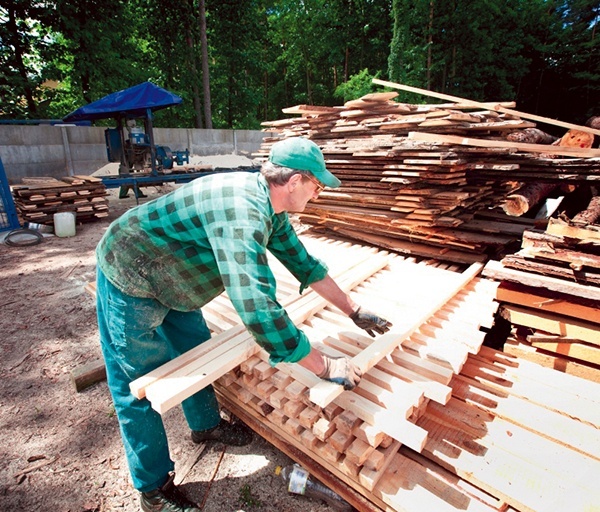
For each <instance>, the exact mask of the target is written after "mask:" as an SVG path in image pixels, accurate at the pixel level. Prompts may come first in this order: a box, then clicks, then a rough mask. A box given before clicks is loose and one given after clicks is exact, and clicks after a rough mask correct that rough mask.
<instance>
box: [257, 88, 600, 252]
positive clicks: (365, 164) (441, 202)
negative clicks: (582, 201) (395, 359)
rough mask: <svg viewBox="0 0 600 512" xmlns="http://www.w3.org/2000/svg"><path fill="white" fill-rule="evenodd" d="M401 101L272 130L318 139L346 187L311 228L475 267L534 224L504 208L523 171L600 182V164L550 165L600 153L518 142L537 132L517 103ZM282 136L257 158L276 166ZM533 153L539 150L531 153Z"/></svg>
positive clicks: (372, 103)
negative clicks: (272, 157)
mask: <svg viewBox="0 0 600 512" xmlns="http://www.w3.org/2000/svg"><path fill="white" fill-rule="evenodd" d="M382 85H390V84H389V83H388V82H383V83H382ZM403 87H404V86H403ZM418 92H420V93H428V91H422V90H418ZM396 95H397V94H396V93H394V92H392V93H375V94H370V95H367V96H364V97H362V98H360V99H358V100H353V101H349V102H347V103H346V104H345V105H344V106H342V107H319V106H312V105H299V106H295V107H291V108H289V109H285V110H284V112H285V113H287V114H298V115H300V116H301V117H297V118H292V119H283V120H277V121H273V122H267V123H263V125H264V126H265V128H266V129H267V130H268V131H275V132H279V135H280V137H279V138H286V137H293V136H304V137H307V138H310V139H312V140H313V141H315V142H316V143H317V144H318V145H319V146H320V148H321V149H322V151H323V154H324V156H325V160H326V164H327V167H328V169H330V170H331V171H332V172H333V173H334V174H335V175H336V176H337V177H338V178H339V179H340V180H341V181H342V186H341V187H339V188H337V189H335V190H329V189H326V190H325V191H324V192H322V193H321V195H320V196H319V198H318V199H317V200H315V201H312V202H311V203H309V205H308V207H307V208H306V210H305V211H304V213H303V214H302V215H301V220H302V221H303V222H305V223H307V224H312V225H318V226H320V227H321V228H323V229H329V230H333V231H336V232H337V233H339V234H341V235H345V236H347V237H349V238H351V239H355V240H361V241H365V242H369V243H372V244H374V245H377V246H379V247H383V248H387V249H391V250H394V251H396V252H400V253H404V254H412V255H417V256H423V257H434V258H438V259H444V260H446V261H452V262H456V263H472V262H474V261H484V260H486V259H487V258H488V257H489V256H498V255H501V254H504V253H505V251H506V250H507V248H510V247H513V248H515V249H516V248H517V247H518V243H519V242H520V238H521V235H522V233H523V231H524V230H525V229H527V228H528V227H532V226H533V225H534V222H535V221H534V220H532V219H524V218H521V219H519V220H518V221H515V220H514V219H512V218H510V217H509V216H507V215H506V214H505V213H504V212H502V210H501V209H500V206H501V205H502V204H503V203H504V201H505V199H506V197H507V196H508V195H509V194H510V193H512V192H514V191H515V190H516V189H518V188H519V187H520V186H521V184H522V181H521V174H528V173H533V172H534V171H535V178H533V177H532V179H536V180H539V173H540V171H539V169H540V168H542V169H544V168H545V169H547V170H548V175H549V176H550V177H551V179H563V180H564V179H565V177H564V176H562V174H564V173H565V172H567V171H564V170H562V169H564V168H568V172H571V171H573V173H571V174H569V176H570V177H573V176H575V175H577V176H579V174H585V176H586V177H587V178H590V177H591V178H594V177H596V178H598V177H600V176H598V168H599V163H598V159H592V158H579V159H576V160H578V161H579V162H577V161H574V160H568V161H567V160H566V159H565V158H562V159H560V160H555V159H554V158H550V156H552V157H556V156H565V155H567V156H586V157H587V156H590V155H592V156H595V155H596V154H597V156H599V157H600V151H599V150H587V152H583V150H582V149H580V148H574V147H569V148H568V149H565V148H556V147H552V151H553V153H554V154H552V155H548V158H542V157H540V156H539V154H540V153H539V148H540V147H543V148H544V150H545V151H548V152H549V150H550V147H551V146H550V145H549V141H550V140H553V139H549V140H548V141H546V142H547V143H548V144H546V145H542V144H527V143H521V142H515V141H510V140H508V139H509V136H510V135H511V134H515V133H522V132H524V131H525V130H532V129H535V128H534V127H535V124H534V123H532V122H530V121H527V120H525V119H523V118H520V117H519V116H518V115H516V113H514V112H513V111H510V110H508V109H507V108H506V107H508V106H512V104H506V103H505V104H501V105H496V104H483V103H476V102H471V101H467V100H464V101H462V102H461V101H460V98H454V99H455V100H458V101H457V102H455V103H450V104H440V105H411V104H401V103H397V102H394V101H393V98H394V97H395V96H396ZM442 96H444V95H442ZM497 107H500V109H501V111H498V110H497ZM590 130H593V129H590ZM595 131H596V132H598V133H599V134H600V131H598V130H595ZM279 138H265V139H264V140H263V144H262V146H261V150H260V151H259V152H258V153H257V154H255V157H256V158H257V159H259V160H261V159H262V160H264V159H266V157H267V155H268V152H269V150H270V147H271V145H272V143H273V142H275V141H276V140H279ZM532 146H536V150H537V151H538V153H531V152H530V149H531V147H532ZM535 155H538V156H535ZM591 160H595V161H594V162H592V161H591ZM558 166H559V167H558ZM557 169H561V178H558V177H557V176H556V172H557ZM488 173H489V174H488ZM515 173H517V174H515ZM519 173H520V174H519ZM577 173H579V174H577ZM532 176H534V174H532ZM577 176H575V178H574V179H577Z"/></svg>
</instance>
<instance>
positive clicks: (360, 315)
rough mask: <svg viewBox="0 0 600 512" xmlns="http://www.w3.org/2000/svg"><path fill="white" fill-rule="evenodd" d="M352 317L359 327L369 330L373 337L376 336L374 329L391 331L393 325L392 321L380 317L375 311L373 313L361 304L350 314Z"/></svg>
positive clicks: (382, 331)
mask: <svg viewBox="0 0 600 512" xmlns="http://www.w3.org/2000/svg"><path fill="white" fill-rule="evenodd" d="M350 318H351V319H352V321H353V322H354V323H355V324H356V325H357V326H358V327H360V328H361V329H364V330H365V331H367V332H368V333H369V335H370V336H371V337H373V338H374V337H375V334H373V331H375V332H378V333H379V334H383V333H385V332H387V331H389V330H390V327H391V326H392V323H391V322H388V321H387V320H386V319H385V318H381V317H378V316H377V315H376V314H375V313H371V312H370V311H367V310H366V309H363V308H361V307H360V306H359V308H358V309H357V310H356V311H355V312H354V313H352V314H351V315H350Z"/></svg>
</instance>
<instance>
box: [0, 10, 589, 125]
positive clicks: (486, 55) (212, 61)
mask: <svg viewBox="0 0 600 512" xmlns="http://www.w3.org/2000/svg"><path fill="white" fill-rule="evenodd" d="M599 22H600V3H599V2H598V0H463V1H461V0H412V1H409V0H279V1H269V0H77V1H73V0H49V1H44V0H1V1H0V122H11V121H13V120H27V119H29V120H34V119H61V118H63V117H64V116H66V115H67V114H68V113H69V112H71V111H73V110H75V109H76V108H78V107H80V106H82V105H84V104H86V103H89V102H91V101H95V100H97V99H99V98H101V97H103V96H105V95H107V94H110V93H112V92H115V91H118V90H121V89H124V88H127V87H130V86H133V85H136V84H138V83H141V82H143V81H147V80H148V81H151V82H153V83H155V84H157V85H159V86H161V87H164V88H166V89H168V90H170V91H171V92H174V93H175V94H178V95H179V96H181V97H182V98H183V100H184V101H183V103H182V104H181V105H180V106H177V107H173V108H169V109H165V110H163V111H160V112H157V114H156V119H155V120H154V124H155V126H164V127H173V128H177V127H180V128H191V127H194V128H232V129H258V128H260V123H261V122H262V121H266V120H274V119H281V118H283V117H284V114H283V113H282V109H283V108H285V107H289V106H293V105H298V104H313V105H329V106H332V105H339V104H340V103H343V102H344V101H346V100H348V99H354V98H357V97H359V96H361V95H363V94H367V93H369V92H373V91H375V90H382V89H381V88H380V87H376V88H374V86H373V85H372V82H371V80H372V78H373V77H377V78H381V79H383V80H390V81H394V82H399V83H403V84H407V85H412V86H415V87H420V88H425V89H429V90H434V91H437V92H442V93H446V94H451V95H455V96H459V97H464V98H469V99H473V100H479V101H515V102H516V103H517V108H518V109H519V110H522V111H526V112H529V113H533V114H538V115H542V116H546V117H551V118H556V119H560V120H562V121H567V122H573V123H576V124H584V123H585V121H586V120H587V119H588V118H589V117H591V116H593V115H598V100H599V99H600V42H599V36H598V34H597V31H598V26H599ZM398 100H399V101H405V102H409V103H419V102H420V101H425V99H424V98H419V97H418V96H415V95H414V94H411V93H404V92H403V93H400V96H399V97H398ZM426 101H427V102H429V103H431V102H432V100H431V99H430V98H428V99H427V100H426Z"/></svg>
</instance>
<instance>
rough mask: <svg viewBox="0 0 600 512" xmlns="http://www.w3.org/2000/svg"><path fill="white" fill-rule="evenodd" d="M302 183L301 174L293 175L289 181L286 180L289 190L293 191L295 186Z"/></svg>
mask: <svg viewBox="0 0 600 512" xmlns="http://www.w3.org/2000/svg"><path fill="white" fill-rule="evenodd" d="M300 181H302V174H294V175H293V176H292V177H291V178H290V179H289V180H288V185H289V186H290V188H291V190H294V189H295V188H296V187H297V186H298V183H299V182H300Z"/></svg>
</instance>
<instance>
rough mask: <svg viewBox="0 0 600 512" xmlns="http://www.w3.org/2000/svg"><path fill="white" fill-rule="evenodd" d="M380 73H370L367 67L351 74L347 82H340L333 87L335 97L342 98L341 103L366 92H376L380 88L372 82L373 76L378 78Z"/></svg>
mask: <svg viewBox="0 0 600 512" xmlns="http://www.w3.org/2000/svg"><path fill="white" fill-rule="evenodd" d="M379 75H380V73H379V72H378V73H376V74H375V75H371V74H370V73H369V70H368V69H363V70H362V71H360V72H359V73H357V74H356V75H352V76H351V77H350V79H349V80H348V81H347V82H344V83H343V84H340V85H338V86H337V88H336V89H335V93H334V94H335V97H336V98H339V99H341V100H342V102H343V103H345V102H346V101H349V100H355V99H357V98H360V97H361V96H365V95H366V94H370V93H373V92H378V91H380V90H381V89H380V88H379V86H376V85H375V84H373V78H379Z"/></svg>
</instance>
